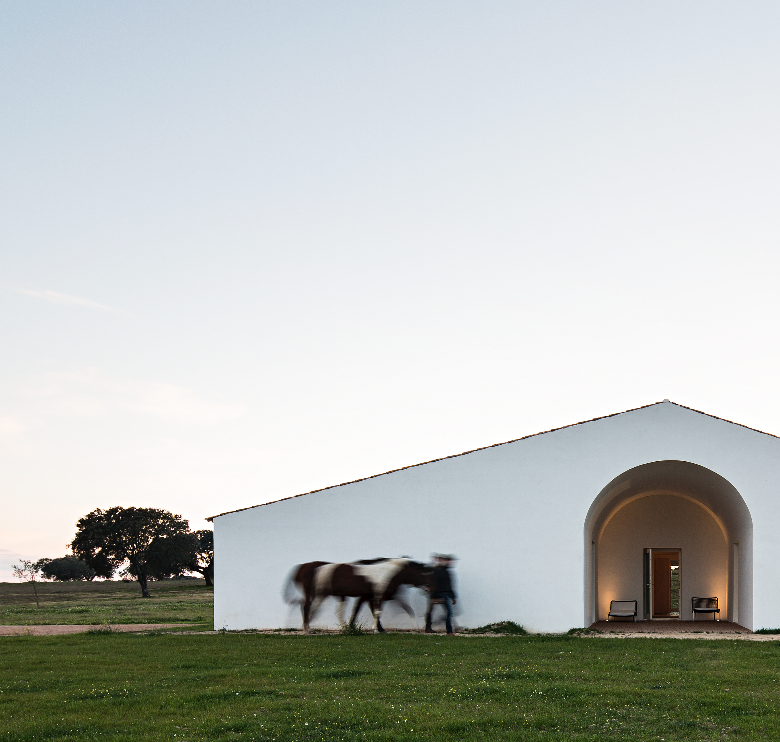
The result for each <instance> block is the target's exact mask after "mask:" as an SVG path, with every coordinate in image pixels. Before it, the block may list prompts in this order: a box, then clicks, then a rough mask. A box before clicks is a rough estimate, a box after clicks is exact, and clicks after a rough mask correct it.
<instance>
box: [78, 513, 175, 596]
mask: <svg viewBox="0 0 780 742" xmlns="http://www.w3.org/2000/svg"><path fill="white" fill-rule="evenodd" d="M76 527H77V531H76V536H75V538H74V539H73V541H72V542H71V544H70V548H71V549H72V550H73V554H74V555H75V556H76V557H78V558H79V559H81V560H83V561H84V562H86V563H87V564H88V565H89V566H90V567H91V568H92V569H93V570H95V573H96V574H97V575H98V576H100V577H111V575H113V573H114V571H115V570H116V569H117V568H118V567H120V566H124V567H125V568H126V570H127V573H128V574H130V575H132V576H133V577H134V578H135V579H136V580H137V581H138V584H139V585H140V587H141V595H143V597H145V598H148V597H149V589H148V579H149V577H153V576H154V575H153V574H152V573H150V571H149V568H148V566H147V556H148V551H149V547H150V546H151V544H152V542H153V541H154V540H155V539H158V538H164V537H169V536H176V535H178V534H187V533H189V530H190V529H189V524H188V523H187V521H186V520H184V518H182V517H181V516H180V515H174V514H173V513H170V512H168V511H167V510H158V509H156V508H132V507H131V508H123V507H113V508H109V509H108V510H101V509H100V508H98V509H97V510H93V511H92V512H91V513H88V514H87V515H85V516H84V517H83V518H81V519H80V520H79V521H78V523H77V524H76Z"/></svg>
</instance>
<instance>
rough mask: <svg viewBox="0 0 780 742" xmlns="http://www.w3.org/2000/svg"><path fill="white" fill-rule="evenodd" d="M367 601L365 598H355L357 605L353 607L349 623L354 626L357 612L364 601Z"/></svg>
mask: <svg viewBox="0 0 780 742" xmlns="http://www.w3.org/2000/svg"><path fill="white" fill-rule="evenodd" d="M365 602H366V599H365V598H361V597H358V598H355V607H354V608H353V609H352V618H350V619H349V625H350V626H354V625H355V620H356V619H357V614H358V611H359V610H360V608H361V607H362V605H363V603H365Z"/></svg>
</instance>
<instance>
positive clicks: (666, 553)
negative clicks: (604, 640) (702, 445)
mask: <svg viewBox="0 0 780 742" xmlns="http://www.w3.org/2000/svg"><path fill="white" fill-rule="evenodd" d="M654 554H655V555H656V556H657V557H658V559H660V560H661V561H656V573H657V574H658V575H663V574H664V570H663V569H662V567H664V568H665V569H666V570H669V569H671V572H670V574H671V579H670V580H669V578H668V577H667V579H666V582H664V580H660V582H659V581H658V580H656V579H655V575H653V578H652V579H651V578H650V577H649V575H651V574H653V573H652V569H651V565H652V563H653V561H652V560H653V555H654ZM585 556H586V558H585V565H586V567H585V622H586V625H589V624H590V623H593V622H594V621H598V620H603V619H605V618H606V617H607V613H608V611H609V603H610V600H636V601H637V603H638V615H637V619H638V620H641V619H642V618H650V617H656V618H657V617H659V616H661V617H667V618H682V619H688V620H690V618H691V612H690V606H691V597H693V596H697V597H711V596H717V597H718V599H719V606H720V609H721V613H720V616H721V618H723V619H727V620H729V621H734V622H735V623H739V624H741V625H743V626H746V627H747V628H752V624H753V522H752V519H751V517H750V512H749V510H748V508H747V505H746V504H745V501H744V500H743V499H742V496H741V495H740V494H739V492H738V491H737V490H736V489H735V488H734V486H733V485H732V484H731V483H730V482H728V481H727V480H726V479H724V478H723V477H721V476H720V475H719V474H716V473H715V472H713V471H711V470H710V469H706V468H705V467H703V466H699V465H697V464H691V463H689V462H686V461H655V462H652V463H649V464H643V465H641V466H637V467H634V468H633V469H629V470H628V471H625V472H623V473H622V474H620V475H619V476H617V477H615V478H614V479H613V480H612V481H611V482H610V483H609V484H607V485H606V487H604V489H602V490H601V492H600V493H599V494H598V495H597V496H596V498H595V499H594V501H593V504H592V505H591V507H590V510H589V511H588V515H587V517H586V519H585ZM668 574H669V573H668V572H667V575H668ZM667 583H668V584H667ZM667 590H668V591H669V595H670V596H671V598H670V599H669V600H667V598H666V597H665V592H666V591H667ZM675 591H676V592H675ZM662 597H663V599H661V598H662Z"/></svg>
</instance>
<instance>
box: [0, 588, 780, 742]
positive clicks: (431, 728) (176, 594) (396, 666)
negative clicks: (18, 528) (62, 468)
mask: <svg viewBox="0 0 780 742" xmlns="http://www.w3.org/2000/svg"><path fill="white" fill-rule="evenodd" d="M158 586H161V589H160V590H157V589H156V588H157V587H158ZM17 587H18V586H17ZM60 587H62V586H60ZM125 587H127V586H125ZM154 587H155V592H154V594H155V595H156V597H155V598H152V599H150V600H147V601H144V600H142V599H141V598H140V597H139V596H138V595H137V593H133V592H132V591H130V592H123V588H122V586H121V584H120V585H117V584H116V583H112V584H107V583H103V586H102V587H101V588H100V589H98V588H95V589H94V592H93V593H92V598H93V599H95V600H96V601H98V600H99V601H102V603H101V605H102V610H103V614H101V619H100V620H99V621H96V623H105V622H106V621H105V618H106V617H108V615H112V616H116V617H117V618H116V619H112V620H116V621H117V622H128V619H129V618H131V617H134V618H135V619H136V620H138V621H143V622H151V619H152V618H153V619H154V620H155V621H157V620H158V619H166V620H167V619H172V620H173V619H175V620H176V622H179V621H183V620H186V618H185V616H187V615H189V616H190V623H191V624H192V625H193V627H195V626H196V625H197V623H198V621H197V620H196V619H198V618H200V617H202V615H201V613H202V611H203V610H204V606H205V605H207V604H208V603H207V601H206V600H205V599H203V600H198V599H196V598H195V597H194V596H203V595H205V594H206V593H209V594H210V592H209V591H206V590H205V588H203V586H201V585H187V584H184V585H181V584H179V585H176V583H156V584H155V585H154ZM130 588H135V589H136V590H137V586H134V585H133V586H130ZM72 589H73V592H72V593H71V594H70V595H71V598H72V599H73V600H76V599H78V600H79V601H83V600H88V598H89V596H88V594H86V593H85V592H84V589H85V586H84V584H82V585H81V586H80V587H73V588H72ZM198 590H200V592H198ZM76 596H78V598H77V597H76ZM20 600H22V601H26V600H27V598H26V596H24V595H22V596H21V598H20ZM61 601H62V602H60V603H59V604H58V603H57V601H54V600H52V604H54V608H57V606H58V605H59V607H60V608H63V609H64V606H67V605H68V600H67V599H66V598H65V597H63V596H61ZM134 601H137V602H138V603H144V604H146V603H148V604H149V605H152V606H153V604H154V601H158V604H159V605H158V607H151V608H141V607H139V608H138V609H137V610H138V611H142V613H141V614H139V613H137V612H136V610H135V609H134V608H132V606H131V605H130V604H132V603H133V602H134ZM177 602H179V603H181V604H182V605H186V606H189V608H188V609H187V610H189V611H190V612H189V614H188V613H187V610H185V609H184V608H181V609H178V608H174V607H171V605H169V604H175V603H177ZM14 606H15V604H14V602H13V600H12V599H11V598H10V597H9V595H8V594H6V597H5V602H4V603H3V608H4V609H5V610H8V611H11V614H12V615H17V614H13V611H12V610H11V609H13V608H14ZM16 607H21V606H16ZM51 610H53V609H51V608H48V607H42V608H41V612H45V611H51ZM95 611H97V608H95ZM147 611H148V612H147ZM19 615H21V614H19ZM46 615H50V616H51V617H52V618H54V617H61V616H62V615H67V614H57V613H56V612H55V613H48V614H46ZM75 615H77V616H79V617H80V616H82V615H85V614H75ZM93 615H98V614H97V613H94V614H93ZM31 622H32V621H31ZM90 622H93V621H90ZM460 739H463V740H472V739H474V740H593V741H594V742H595V741H596V740H621V741H624V740H663V741H664V742H669V741H671V740H686V741H688V740H732V739H733V740H767V739H780V643H778V642H774V641H768V642H760V643H759V642H750V641H733V640H723V639H721V640H712V641H708V640H676V639H616V638H581V637H578V636H501V637H480V636H456V637H454V638H448V637H445V636H442V635H434V636H429V635H415V634H391V635H385V636H373V635H353V636H347V635H338V634H335V635H334V634H329V635H326V634H318V635H313V636H303V635H285V636H281V635H274V634H254V633H246V634H231V633H225V632H210V633H206V634H202V633H181V632H177V633H163V632H153V633H145V634H144V633H140V634H118V633H114V632H110V631H105V630H103V631H97V632H95V633H87V634H80V635H75V636H55V637H29V636H21V637H0V740H120V741H127V742H130V741H134V742H135V741H138V742H140V740H153V741H156V740H168V741H171V740H173V741H174V742H181V740H188V741H189V742H196V740H197V741H198V742H201V741H202V742H222V741H223V740H322V741H331V740H332V741H334V742H335V740H437V741H441V742H444V741H445V740H446V741H447V742H449V741H450V740H460Z"/></svg>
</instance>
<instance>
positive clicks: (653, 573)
mask: <svg viewBox="0 0 780 742" xmlns="http://www.w3.org/2000/svg"><path fill="white" fill-rule="evenodd" d="M681 556H682V555H681V551H680V549H645V554H644V585H645V594H644V616H645V618H647V619H654V618H677V619H679V618H680V591H681V588H682V568H681Z"/></svg>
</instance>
